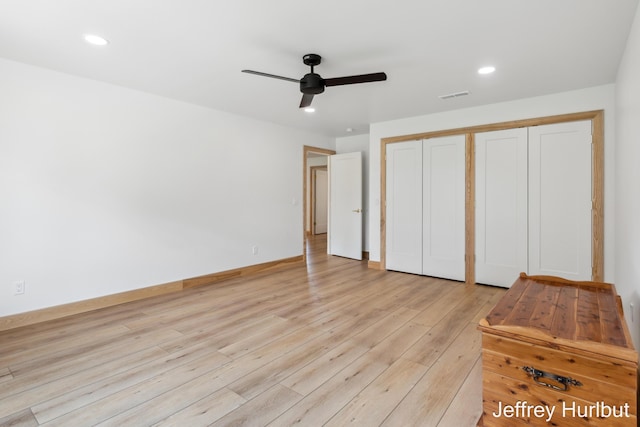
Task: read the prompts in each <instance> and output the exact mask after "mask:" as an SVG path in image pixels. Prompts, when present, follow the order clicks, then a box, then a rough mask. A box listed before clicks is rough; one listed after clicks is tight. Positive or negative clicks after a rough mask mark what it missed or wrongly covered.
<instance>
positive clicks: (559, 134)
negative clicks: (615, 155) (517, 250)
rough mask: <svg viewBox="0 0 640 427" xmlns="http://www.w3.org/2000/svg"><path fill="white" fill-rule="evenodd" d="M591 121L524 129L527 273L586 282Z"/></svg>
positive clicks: (588, 269) (589, 217) (588, 238)
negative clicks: (526, 133)
mask: <svg viewBox="0 0 640 427" xmlns="http://www.w3.org/2000/svg"><path fill="white" fill-rule="evenodd" d="M591 141H592V139H591V122H590V121H583V122H570V123H560V124H554V125H546V126H538V127H533V128H530V129H529V274H543V275H554V276H560V277H564V278H567V279H572V280H591V262H592V261H591V234H592V233H591V194H592V192H591V182H592V179H591V152H592V148H591V147H592V146H591Z"/></svg>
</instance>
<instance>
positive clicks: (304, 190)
mask: <svg viewBox="0 0 640 427" xmlns="http://www.w3.org/2000/svg"><path fill="white" fill-rule="evenodd" d="M309 153H318V154H324V155H327V156H331V155H333V154H336V152H335V150H329V149H327V148H320V147H312V146H310V145H304V146H303V147H302V200H303V203H302V259H303V260H304V262H305V263H306V262H307V245H306V242H305V240H306V238H307V192H308V191H309V189H307V180H308V177H307V169H308V168H309V165H308V161H307V159H308V157H309Z"/></svg>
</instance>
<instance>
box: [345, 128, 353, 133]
mask: <svg viewBox="0 0 640 427" xmlns="http://www.w3.org/2000/svg"><path fill="white" fill-rule="evenodd" d="M345 130H346V131H347V132H349V133H351V132H353V128H346V129H345Z"/></svg>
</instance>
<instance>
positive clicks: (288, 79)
mask: <svg viewBox="0 0 640 427" xmlns="http://www.w3.org/2000/svg"><path fill="white" fill-rule="evenodd" d="M242 72H243V73H248V74H255V75H256V76H262V77H271V78H272V79H280V80H286V81H288V82H294V83H300V80H298V79H291V78H289V77H282V76H276V75H275V74H269V73H263V72H261V71H253V70H242Z"/></svg>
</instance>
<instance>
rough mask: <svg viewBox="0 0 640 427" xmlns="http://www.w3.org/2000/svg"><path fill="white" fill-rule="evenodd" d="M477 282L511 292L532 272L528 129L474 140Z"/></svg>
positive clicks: (492, 134)
mask: <svg viewBox="0 0 640 427" xmlns="http://www.w3.org/2000/svg"><path fill="white" fill-rule="evenodd" d="M475 150H476V152H475V156H476V263H475V267H476V271H475V275H476V282H478V283H485V284H490V285H499V286H505V287H510V286H511V284H512V283H513V282H514V281H515V280H516V278H517V277H518V274H519V273H520V272H523V271H524V272H527V271H528V268H527V266H528V253H527V247H528V246H527V193H528V190H527V129H526V128H522V129H509V130H504V131H496V132H486V133H479V134H476V135H475Z"/></svg>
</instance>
